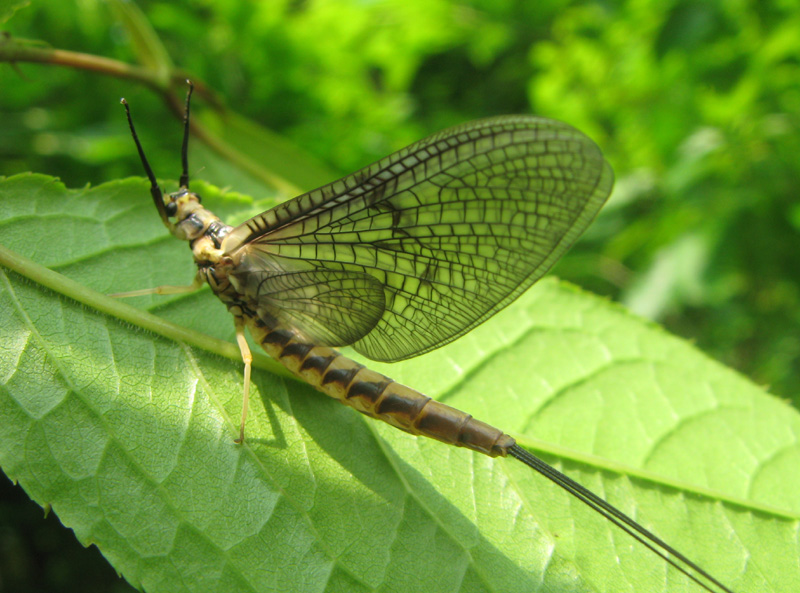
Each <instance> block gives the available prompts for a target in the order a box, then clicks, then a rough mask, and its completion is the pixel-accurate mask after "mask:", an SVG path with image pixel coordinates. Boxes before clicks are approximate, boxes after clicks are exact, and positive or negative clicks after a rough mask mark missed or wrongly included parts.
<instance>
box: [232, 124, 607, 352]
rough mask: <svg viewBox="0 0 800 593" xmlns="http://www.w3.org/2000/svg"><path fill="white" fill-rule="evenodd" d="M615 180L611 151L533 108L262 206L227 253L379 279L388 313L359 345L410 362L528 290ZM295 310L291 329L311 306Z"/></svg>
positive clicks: (281, 267)
mask: <svg viewBox="0 0 800 593" xmlns="http://www.w3.org/2000/svg"><path fill="white" fill-rule="evenodd" d="M612 185H613V173H612V171H611V167H610V166H609V165H608V163H607V162H606V161H605V160H604V158H603V156H602V154H601V153H600V150H599V148H598V147H597V146H596V145H595V144H594V143H593V142H592V141H591V140H590V139H589V138H588V137H586V136H585V135H584V134H582V133H581V132H579V131H577V130H575V129H574V128H572V127H570V126H568V125H566V124H563V123H561V122H557V121H553V120H549V119H543V118H537V117H532V116H506V117H498V118H490V119H486V120H480V121H476V122H472V123H469V124H465V125H462V126H458V127H455V128H450V129H449V130H445V131H443V132H441V133H439V134H436V135H434V136H431V137H429V138H427V139H425V140H422V141H420V142H417V143H415V144H412V145H411V146H409V147H407V148H405V149H403V150H401V151H399V152H396V153H394V154H393V155H391V156H388V157H386V158H385V159H382V160H380V161H378V162H377V163H375V164H373V165H370V166H368V167H366V168H364V169H362V170H361V171H358V172H357V173H354V174H352V175H349V176H347V177H344V178H343V179H340V180H339V181H335V182H333V183H331V184H329V185H326V186H323V187H321V188H319V189H316V190H313V191H311V192H308V193H307V194H303V195H301V196H298V197H297V198H294V199H293V200H290V201H288V202H285V203H283V204H281V205H279V206H277V207H275V208H273V209H272V210H269V211H267V212H265V213H263V214H260V215H258V216H256V217H254V218H252V219H250V220H249V221H247V222H246V223H244V224H243V225H241V226H239V227H238V228H236V229H234V230H233V231H232V232H231V233H230V234H229V235H228V237H226V239H225V241H224V243H223V246H222V247H223V250H225V251H226V253H228V254H231V255H232V256H233V257H234V258H236V257H240V258H241V257H248V258H251V259H253V258H254V259H258V260H259V261H260V262H261V263H260V265H261V266H262V267H263V268H265V269H270V270H272V273H273V274H281V273H285V272H292V271H295V270H298V269H301V270H304V271H309V270H327V271H329V272H331V273H337V274H344V273H349V274H357V275H366V276H369V277H371V278H374V279H375V280H377V282H378V283H379V285H380V286H382V291H383V310H382V313H381V315H380V318H379V319H378V321H377V322H376V323H375V324H374V326H373V327H371V328H370V329H369V330H368V331H367V332H365V333H363V334H362V335H360V336H359V338H358V339H357V340H354V343H353V346H354V347H355V349H356V350H357V351H359V352H361V353H362V354H364V355H366V356H368V357H370V358H372V359H374V360H385V361H392V360H402V359H404V358H408V357H411V356H415V355H417V354H421V353H423V352H427V351H429V350H432V349H434V348H437V347H439V346H442V345H443V344H446V343H448V342H450V341H452V340H454V339H456V338H458V337H459V336H461V335H463V334H464V333H466V332H468V331H469V330H470V329H472V328H473V327H475V326H476V325H477V324H479V323H481V322H482V321H484V320H485V319H487V318H488V317H490V316H491V315H493V314H494V313H496V312H497V311H499V310H500V309H502V308H503V307H505V306H506V305H508V304H509V303H510V302H511V301H512V300H513V299H515V298H516V297H517V296H519V294H520V293H521V292H523V291H524V290H525V289H527V288H528V287H529V286H530V285H531V284H533V283H534V282H535V281H536V280H538V279H539V278H540V277H541V276H542V275H543V274H544V273H545V272H547V270H548V269H549V268H550V267H551V266H552V265H553V264H554V263H555V262H556V261H557V260H558V258H559V257H561V255H562V254H563V253H564V251H566V250H567V249H568V248H569V247H570V245H572V243H574V241H575V240H576V239H577V238H578V236H579V235H580V234H581V233H582V232H583V230H584V229H585V228H586V227H587V226H588V224H589V223H590V222H591V220H592V219H593V218H594V217H595V215H596V214H597V212H598V211H599V210H600V208H601V206H602V205H603V203H604V202H605V200H606V199H607V197H608V195H609V193H610V191H611V187H612ZM354 294H355V293H354ZM290 300H291V299H290ZM346 301H347V297H344V298H343V299H342V306H344V307H347V304H346ZM276 306H280V305H279V303H276ZM285 306H286V308H288V309H290V310H291V311H292V312H291V313H288V314H285V315H284V319H285V320H286V321H287V322H288V323H291V322H292V319H294V318H295V317H296V316H297V313H296V311H297V310H298V309H302V306H300V307H298V305H297V304H296V303H288V302H287V303H286V304H285ZM305 323H306V324H307V325H308V323H309V322H305ZM327 323H328V320H320V321H316V320H312V321H311V324H312V325H316V326H319V325H324V324H327ZM364 327H365V324H362V325H361V326H359V328H358V329H353V331H349V332H347V333H348V335H350V336H355V335H358V334H360V333H361V331H362V330H363V329H364ZM307 331H310V333H312V334H314V335H318V336H322V335H325V334H330V333H333V334H337V333H338V334H341V333H342V332H341V331H339V332H336V331H331V330H330V329H325V330H323V329H322V328H321V327H320V328H318V329H316V330H313V331H312V328H307ZM330 345H339V344H330Z"/></svg>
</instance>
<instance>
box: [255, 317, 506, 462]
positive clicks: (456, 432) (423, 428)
mask: <svg viewBox="0 0 800 593" xmlns="http://www.w3.org/2000/svg"><path fill="white" fill-rule="evenodd" d="M247 325H248V328H249V329H250V333H251V334H252V336H253V338H255V340H256V341H257V342H258V343H259V344H261V346H262V347H263V348H264V350H265V351H266V352H267V354H269V355H270V356H271V357H273V358H274V359H276V360H278V361H279V362H280V363H281V364H283V365H284V366H285V367H286V368H287V369H289V370H290V371H291V372H292V373H294V374H295V375H297V376H298V377H300V378H301V379H302V380H304V381H306V382H307V383H309V384H311V385H312V386H313V387H314V388H315V389H317V390H319V391H321V392H322V393H324V394H325V395H328V396H330V397H333V398H336V399H338V400H339V401H341V402H342V403H343V404H345V405H348V406H351V407H353V408H355V409H356V410H358V411H359V412H361V413H362V414H366V415H367V416H371V417H373V418H377V419H378V420H383V421H384V422H387V423H389V424H391V425H392V426H395V427H397V428H399V429H401V430H404V431H406V432H409V433H411V434H415V435H423V436H427V437H430V438H433V439H437V440H439V441H442V442H445V443H448V444H450V445H455V446H457V447H466V448H468V449H472V450H473V451H478V452H480V453H484V454H486V455H489V456H491V457H497V456H503V457H505V456H506V454H507V452H508V449H509V447H511V446H512V445H514V443H515V441H514V439H513V438H512V437H510V436H508V435H507V434H505V433H503V431H501V430H498V429H497V428H494V427H493V426H490V425H489V424H486V423H485V422H481V421H480V420H476V419H475V418H473V417H472V416H470V415H469V414H466V413H464V412H462V411H460V410H457V409H455V408H451V407H450V406H448V405H445V404H442V403H440V402H437V401H435V400H433V399H431V398H429V397H428V396H426V395H423V394H422V393H419V392H418V391H415V390H413V389H411V388H409V387H406V386H405V385H401V384H400V383H397V382H395V381H392V380H391V379H390V378H388V377H386V376H384V375H381V374H380V373H376V372H375V371H371V370H370V369H368V368H366V367H364V366H363V365H361V364H358V363H357V362H355V361H354V360H350V359H349V358H347V357H346V356H342V355H341V354H339V353H338V352H337V351H336V350H334V349H332V348H328V347H327V346H315V345H314V344H310V343H307V342H305V341H303V340H301V339H299V338H298V336H297V335H296V334H295V333H294V332H293V331H291V330H288V329H280V328H279V329H276V328H270V327H268V326H266V325H265V324H264V323H263V322H262V321H261V320H260V319H254V318H248V319H247Z"/></svg>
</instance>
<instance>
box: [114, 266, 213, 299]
mask: <svg viewBox="0 0 800 593" xmlns="http://www.w3.org/2000/svg"><path fill="white" fill-rule="evenodd" d="M202 286H203V274H202V273H201V272H200V270H198V271H197V274H196V275H195V277H194V280H193V281H192V283H191V284H189V285H188V286H170V285H166V286H156V287H155V288H142V289H141V290H130V291H128V292H115V293H114V294H110V295H108V296H110V297H114V298H117V299H124V298H128V297H137V296H147V295H148V294H183V293H185V292H194V291H196V290H200V288H202Z"/></svg>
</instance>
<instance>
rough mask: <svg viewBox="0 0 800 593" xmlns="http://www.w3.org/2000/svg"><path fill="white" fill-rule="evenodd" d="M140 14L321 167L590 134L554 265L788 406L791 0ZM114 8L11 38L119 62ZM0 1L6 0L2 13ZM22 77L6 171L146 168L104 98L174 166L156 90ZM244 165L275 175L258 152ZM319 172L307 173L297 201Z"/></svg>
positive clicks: (794, 357)
mask: <svg viewBox="0 0 800 593" xmlns="http://www.w3.org/2000/svg"><path fill="white" fill-rule="evenodd" d="M14 4H16V3H14V2H11V3H10V4H8V6H11V5H14ZM139 6H140V8H141V9H142V11H143V13H144V15H145V16H146V19H147V21H148V22H149V23H150V24H151V25H152V27H153V28H154V29H155V31H156V32H157V34H158V36H159V37H160V39H161V41H162V42H163V43H164V46H165V47H166V49H167V52H168V54H169V58H170V59H171V60H172V62H173V63H174V64H176V65H178V66H179V67H180V68H182V69H184V70H185V71H187V72H188V73H189V74H191V76H192V77H195V78H197V79H199V80H202V81H204V82H205V83H206V84H207V85H209V86H210V87H211V88H212V89H214V91H216V92H217V93H218V95H219V96H220V97H222V98H223V100H224V101H225V102H226V103H227V104H228V105H229V106H230V107H231V108H232V109H233V110H235V111H236V112H238V113H240V114H242V115H244V116H246V117H247V118H250V119H252V120H255V121H258V122H259V123H261V124H263V125H265V126H266V127H268V128H270V129H272V130H274V131H276V132H278V133H280V134H281V135H283V136H284V137H285V138H288V139H290V140H291V141H292V142H293V143H294V144H295V145H296V146H298V147H301V148H302V149H304V150H305V151H308V152H309V153H311V154H313V155H314V156H316V157H317V158H318V159H319V160H320V162H323V163H326V164H327V165H328V167H329V168H330V169H331V171H332V174H337V173H341V174H343V173H347V172H349V171H351V170H353V169H355V168H357V167H359V166H362V165H364V164H367V163H368V162H371V161H372V160H374V159H376V158H378V157H381V156H384V155H385V154H387V153H388V152H390V151H392V150H394V149H397V148H400V147H402V146H404V145H406V144H408V143H410V142H412V141H414V140H417V139H419V138H421V137H422V136H425V135H426V134H428V133H431V132H434V131H436V130H438V129H441V128H443V127H446V126H448V125H451V124H455V123H459V122H463V121H466V120H469V119H475V118H478V117H483V116H489V115H497V114H501V113H513V112H533V113H537V114H540V115H545V116H548V117H553V118H557V119H562V120H564V121H567V122H569V123H571V124H573V125H575V126H576V127H578V128H580V129H582V130H584V131H585V132H587V133H588V134H589V135H590V136H592V137H593V138H594V139H595V140H596V141H597V142H598V144H599V145H600V146H601V147H602V148H603V150H604V152H605V153H606V155H607V156H608V159H609V160H610V162H611V163H612V165H613V166H614V168H615V171H616V173H617V176H618V182H617V187H616V190H615V193H614V196H613V198H612V201H611V202H610V203H609V205H608V206H607V207H606V209H605V212H604V213H603V215H602V216H601V218H600V219H599V220H598V221H597V222H596V224H594V225H593V227H592V228H591V229H590V231H589V232H588V233H587V237H586V239H585V240H584V241H583V243H582V245H581V246H579V247H578V248H577V249H575V250H574V251H573V253H572V254H571V255H570V256H569V257H568V258H567V259H566V260H565V261H564V262H563V263H562V264H561V265H559V267H558V269H557V271H556V273H557V274H558V275H559V276H561V277H565V278H568V279H570V280H573V281H575V282H576V283H578V284H580V285H582V286H584V287H586V288H588V289H590V290H592V291H594V292H598V293H601V294H607V295H610V296H611V297H613V298H614V299H615V300H619V301H621V302H623V303H625V304H626V305H627V306H628V307H630V308H631V309H633V310H634V311H635V312H638V313H640V314H642V315H645V316H647V317H650V318H652V319H655V320H658V321H659V322H660V323H662V324H664V325H665V326H666V327H667V328H668V329H669V330H671V331H672V332H674V333H676V334H678V335H682V336H684V337H687V338H690V339H692V340H694V341H696V343H697V344H698V345H699V346H700V348H702V349H703V350H705V351H706V352H708V353H709V354H710V355H711V356H713V357H715V358H717V359H718V360H720V361H722V362H724V363H726V364H728V365H730V366H732V367H734V368H736V369H738V370H740V371H741V372H743V373H744V374H746V375H748V376H750V377H751V378H753V379H754V380H755V381H756V382H757V383H762V384H768V385H770V386H771V390H772V392H773V393H775V394H777V395H780V396H784V397H786V398H791V399H792V400H793V402H794V403H795V405H797V403H798V399H797V397H798V394H800V199H798V191H799V190H800V178H799V175H800V134H798V128H799V127H800V11H798V8H797V4H796V3H795V2H793V1H784V2H780V1H773V2H761V3H751V4H748V3H734V2H726V1H722V0H718V1H707V2H696V1H691V0H686V1H671V2H661V1H658V0H637V1H634V0H630V1H627V2H622V1H619V2H616V1H608V2H586V1H585V2H573V1H567V0H563V1H540V2H528V1H525V0H518V1H513V0H475V1H472V2H452V1H444V0H402V1H400V0H396V1H393V0H387V1H384V2H362V1H358V0H337V1H328V2H313V1H307V2H303V1H288V0H287V1H270V2H240V1H231V0H205V1H193V2H183V3H172V2H141V3H139ZM112 8H113V6H112V5H110V4H107V3H104V2H98V1H95V0H84V1H81V2H77V3H73V2H68V1H67V2H65V1H63V0H49V1H41V2H37V1H32V2H31V4H30V5H29V6H27V7H23V8H20V9H19V10H17V11H16V12H14V13H13V16H12V17H11V18H10V19H9V20H8V21H7V22H6V24H5V29H6V30H7V31H9V32H11V33H12V34H13V35H14V36H15V37H23V38H30V39H38V40H42V41H45V42H47V43H49V44H50V45H52V46H53V47H58V48H61V49H71V50H74V51H82V52H87V53H91V54H94V55H98V56H106V57H111V58H116V59H118V60H122V61H125V62H130V63H134V62H136V60H137V54H136V51H135V49H134V46H133V43H132V40H131V39H130V37H129V36H128V33H127V30H126V29H125V28H124V27H123V26H122V25H121V24H120V22H119V20H118V15H117V13H116V12H115V11H114V10H112ZM11 12H12V11H11V10H10V9H7V8H6V4H4V5H3V6H2V8H0V19H3V18H6V17H7V16H8V15H9V14H11ZM18 68H19V71H20V72H21V74H22V76H20V74H19V73H18V72H16V71H15V70H14V69H12V68H11V67H10V66H8V65H3V66H2V67H0V121H2V125H0V174H2V175H9V174H13V173H17V172H22V171H38V172H45V173H48V174H51V175H57V176H59V177H61V178H62V179H63V180H64V181H65V183H66V184H67V186H70V187H80V186H83V185H84V184H86V183H92V184H98V183H101V182H103V181H108V180H112V179H116V178H120V177H127V176H130V175H140V165H139V163H138V162H137V159H136V156H135V154H134V153H133V151H132V150H131V145H130V139H129V136H128V131H127V128H126V125H125V122H124V120H123V117H122V113H121V110H120V107H119V105H118V104H117V101H116V99H117V98H118V97H120V96H122V95H124V96H126V97H127V98H128V100H129V102H130V103H131V104H132V105H133V106H134V110H135V113H136V117H137V121H138V122H139V132H140V135H141V136H142V139H143V142H144V143H145V145H146V147H147V150H148V153H149V155H150V159H151V162H153V163H154V165H155V167H156V169H157V174H158V175H159V177H164V178H175V177H177V172H178V156H177V147H178V142H179V127H178V124H177V123H176V121H175V120H174V119H173V118H172V116H171V115H170V114H169V112H168V111H167V110H166V109H165V108H164V105H163V103H162V102H160V101H159V100H158V97H156V96H155V95H154V94H152V93H150V92H149V91H147V90H146V89H144V88H142V87H137V86H136V84H135V83H134V82H132V81H130V80H124V79H122V80H118V79H112V78H110V77H107V76H102V75H98V74H93V73H89V72H85V71H75V70H70V69H66V68H59V67H55V66H45V65H31V64H20V65H19V66H18ZM198 108H199V109H202V105H200V106H199V107H198ZM198 150H202V149H198ZM251 156H253V158H261V160H262V161H263V162H264V165H265V166H266V167H267V168H269V166H270V162H269V159H270V156H269V155H266V154H265V155H259V154H257V153H256V154H252V155H251ZM320 169H322V167H320ZM197 175H198V176H199V177H204V178H210V180H211V181H214V182H216V183H217V184H219V185H223V186H224V185H230V186H231V187H233V188H234V189H240V190H242V191H252V190H253V188H254V187H257V186H256V185H255V184H254V183H253V182H252V180H249V179H245V178H240V177H233V176H228V177H226V176H225V170H224V169H214V168H213V167H211V166H209V168H208V170H207V171H205V172H199V173H198V174H197ZM215 176H216V177H217V178H215ZM318 178H319V173H316V174H314V175H311V174H309V181H308V186H309V187H306V188H305V189H309V188H310V187H311V186H314V185H317V184H318V181H319V179H318ZM64 570H66V567H65V568H64Z"/></svg>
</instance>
